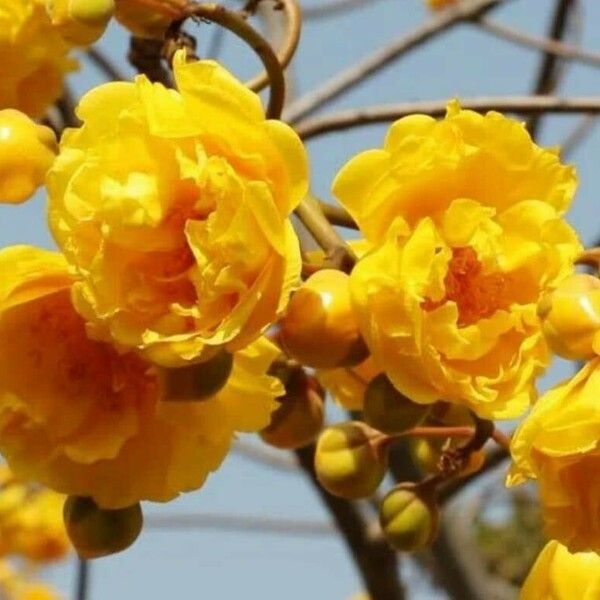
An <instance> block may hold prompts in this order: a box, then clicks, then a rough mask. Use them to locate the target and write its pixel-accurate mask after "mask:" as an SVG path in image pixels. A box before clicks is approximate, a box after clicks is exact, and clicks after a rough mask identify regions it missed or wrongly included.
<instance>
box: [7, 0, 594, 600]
mask: <svg viewBox="0 0 600 600" xmlns="http://www.w3.org/2000/svg"><path fill="white" fill-rule="evenodd" d="M316 2H317V0H307V1H306V2H305V4H306V5H310V4H315V3H316ZM580 4H581V6H582V19H581V24H580V25H581V28H582V32H581V38H580V43H581V45H582V46H584V47H586V48H589V49H596V50H599V51H600V3H599V2H596V1H593V0H581V2H580ZM553 5H554V2H551V1H550V0H513V1H510V2H507V3H506V5H505V6H504V7H502V8H501V9H499V10H497V11H495V12H494V13H493V17H494V18H495V19H500V20H502V21H503V22H506V23H509V24H512V25H514V26H518V27H519V28H521V29H524V30H527V31H530V32H532V33H538V34H542V33H543V32H544V31H545V30H546V28H547V24H548V21H549V17H550V14H551V12H552V8H553ZM424 18H426V10H425V9H424V7H423V4H422V1H421V0H378V1H375V0H366V1H365V7H364V8H361V9H360V10H354V11H352V12H350V13H348V14H346V15H344V16H341V17H336V18H329V19H326V20H323V21H320V22H314V21H311V22H308V23H307V24H306V26H305V29H304V33H303V37H302V41H301V44H300V48H299V51H298V54H297V56H296V58H295V60H294V65H295V66H294V71H295V78H296V81H297V86H298V89H299V90H301V91H306V90H308V89H310V88H311V87H312V86H314V85H316V84H318V83H320V82H322V81H324V80H325V79H327V77H329V76H331V75H333V74H334V73H335V72H336V71H337V70H339V69H341V68H344V67H347V66H350V65H352V64H353V63H355V62H356V61H357V60H358V59H359V58H360V57H362V56H363V55H364V54H366V53H368V52H369V51H372V50H374V49H376V48H378V47H380V46H381V45H382V44H384V43H386V42H388V41H391V40H393V39H395V38H397V37H398V36H400V35H402V34H403V33H404V32H407V31H409V30H410V29H411V28H413V27H415V26H416V25H418V24H419V23H421V22H422V21H423V19H424ZM209 31H210V26H207V25H203V26H202V28H201V30H200V34H201V36H206V35H208V32H209ZM100 46H101V47H102V48H103V49H104V50H105V51H106V52H107V53H109V54H110V55H111V56H113V57H115V58H117V59H119V60H120V61H121V62H122V63H123V62H124V59H123V58H119V57H123V56H124V53H125V47H126V39H125V35H124V33H123V32H122V31H121V30H120V29H119V28H117V27H111V28H110V30H109V32H108V33H107V35H106V36H105V37H104V38H103V40H102V41H101V43H100ZM222 59H223V61H224V62H225V64H227V65H228V66H229V67H230V68H231V69H232V70H233V71H234V72H235V73H236V74H238V75H240V76H241V77H244V76H248V75H251V74H252V72H253V71H254V70H255V69H256V68H257V66H258V65H257V62H256V61H255V59H254V57H253V56H252V55H251V53H249V52H248V51H246V50H245V49H244V48H243V47H242V46H241V45H240V44H238V43H237V42H235V41H232V40H231V38H229V37H228V38H227V41H226V45H225V49H224V52H223V53H222ZM538 62H539V55H538V53H537V52H535V51H531V50H526V49H522V48H517V47H513V46H511V45H510V44H508V43H506V42H503V41H499V40H497V39H495V38H493V37H491V36H489V35H487V34H485V33H482V32H480V31H478V30H476V29H475V28H474V27H472V26H470V25H462V26H460V27H457V28H455V29H454V30H453V31H450V32H448V33H445V34H443V35H442V36H440V37H439V38H437V39H436V40H434V41H433V42H431V43H429V44H427V45H426V46H424V47H422V48H420V49H419V50H418V51H416V52H414V53H411V54H410V55H408V56H407V57H405V58H403V59H402V60H401V61H399V62H397V63H395V64H394V65H392V66H390V67H388V68H386V69H385V70H384V71H382V72H381V73H379V74H377V75H376V76H375V77H372V78H371V79H369V80H368V81H366V82H364V83H363V84H361V85H360V86H358V87H357V88H356V89H354V90H353V91H352V92H351V93H349V94H346V95H345V96H343V97H341V98H339V99H337V100H336V101H335V102H334V103H332V104H331V105H330V106H329V107H328V108H327V109H326V110H333V109H341V108H351V107H359V106H368V105H371V104H377V103H382V102H394V101H405V100H438V99H439V100H441V99H447V98H450V97H454V96H457V97H459V98H460V97H464V98H466V97H470V96H475V95H509V94H524V93H528V91H529V89H530V88H531V86H532V83H533V76H534V75H533V74H534V72H535V68H536V66H537V64H538ZM83 64H84V69H83V71H82V72H81V73H80V74H78V75H76V76H75V77H74V78H73V86H74V88H75V90H76V91H77V93H78V94H81V93H82V92H84V91H85V90H87V89H89V88H90V87H91V86H93V85H96V84H97V83H99V81H100V79H99V74H98V72H97V71H95V69H94V68H93V67H90V65H89V64H87V63H85V61H84V62H83ZM123 68H124V69H125V70H127V67H126V65H123ZM561 89H562V90H563V91H564V92H565V93H569V94H571V95H586V94H587V95H596V94H598V93H600V74H599V73H597V72H595V71H594V69H593V68H592V67H588V66H577V65H572V66H570V67H569V68H568V71H567V73H566V76H565V77H564V79H563V82H562V84H561ZM575 121H576V117H550V118H547V119H546V121H545V124H544V127H543V129H542V134H541V140H540V141H541V142H542V143H543V144H546V145H553V144H557V143H560V142H561V140H562V139H563V138H564V136H565V135H566V133H568V131H569V129H570V128H571V127H572V126H573V125H574V123H575ZM384 131H385V127H384V126H373V127H370V128H361V129H359V130H356V131H353V132H348V133H338V134H334V135H330V136H328V137H324V138H321V139H318V140H315V141H312V142H310V143H309V152H310V159H311V165H312V179H313V187H314V190H315V191H316V192H317V194H318V195H320V196H321V197H323V198H329V197H330V195H329V185H330V182H331V180H332V178H333V176H334V174H335V173H336V171H337V169H338V168H339V167H340V166H341V165H342V164H343V163H344V162H345V161H346V160H347V159H348V158H349V157H350V156H351V155H353V154H354V153H355V152H358V151H360V150H361V149H364V148H367V147H373V146H376V145H379V144H380V143H381V141H382V138H383V135H384ZM599 157H600V127H598V131H597V132H595V134H592V135H591V136H590V137H589V138H588V139H587V140H586V141H585V143H584V144H583V145H581V146H580V147H579V148H578V149H577V151H576V152H575V153H574V154H573V155H572V156H571V157H569V159H570V161H572V162H574V163H575V164H576V166H577V169H578V172H579V177H580V188H579V192H578V195H577V198H576V201H575V204H574V206H573V209H572V211H571V213H570V217H569V218H570V220H571V222H572V223H573V224H574V225H575V226H576V227H577V229H578V230H579V232H580V234H581V236H582V238H583V240H584V241H585V242H586V243H588V244H589V243H591V242H592V241H593V240H594V239H595V238H596V237H597V236H598V235H599V234H600V223H598V222H597V220H596V215H597V214H598V211H597V209H596V207H597V203H598V196H599V195H600V170H599V169H598V166H597V165H598V160H599ZM13 243H34V244H38V245H43V246H51V245H52V242H51V240H50V237H49V235H48V233H47V231H46V228H45V216H44V199H43V197H41V196H40V197H38V198H36V199H35V200H34V201H32V202H30V203H28V204H26V205H25V206H21V207H6V206H1V207H0V244H2V245H8V244H13ZM568 370H569V367H568V365H564V364H561V365H557V366H555V367H554V368H553V369H552V371H551V372H550V374H549V375H548V376H547V377H546V378H544V380H543V382H542V386H543V387H546V386H547V385H548V384H549V383H550V382H551V381H556V379H557V378H559V377H562V376H564V375H565V374H566V373H568ZM145 509H146V513H147V514H148V515H153V514H160V515H171V514H177V513H190V512H200V513H222V514H231V513H235V514H244V515H251V516H267V517H286V518H297V519H317V520H322V519H326V517H327V515H326V514H325V512H324V510H323V508H322V507H321V505H320V503H319V501H318V498H317V497H316V495H315V494H314V492H313V491H312V489H311V488H310V487H309V486H308V485H307V484H306V482H305V481H304V480H303V478H302V475H301V474H299V473H298V474H295V473H290V474H286V473H279V472H276V471H272V470H269V469H267V468H265V467H262V466H258V465H255V464H253V463H252V462H250V461H249V460H248V459H246V458H244V457H241V456H239V455H235V454H233V455H231V456H230V457H229V459H228V460H227V461H226V463H225V465H224V467H223V468H222V469H221V470H220V471H219V472H218V473H216V474H215V475H213V476H212V477H211V478H210V479H209V481H208V483H207V484H206V485H205V487H204V488H203V489H202V490H200V491H198V492H196V493H193V494H188V495H186V496H185V497H182V498H181V499H179V500H177V501H176V502H173V503H170V504H168V505H146V507H145ZM73 566H74V564H73V563H72V562H71V563H69V564H67V565H64V566H61V567H58V568H55V569H52V570H50V572H49V573H48V577H49V579H50V580H52V581H53V582H54V583H55V584H56V585H57V586H58V587H59V588H60V589H61V590H63V591H64V592H65V594H66V595H71V594H72V587H73V586H72V577H73ZM92 584H93V585H92V593H91V595H90V600H107V599H110V600H138V599H140V600H141V599H143V600H163V599H164V598H168V597H172V598H176V599H177V600H180V599H181V600H185V599H186V598H188V597H189V598H210V599H211V600H233V599H234V598H240V597H243V598H246V599H248V600H280V599H281V598H285V599H286V600H306V599H307V598H311V599H318V600H321V599H323V600H344V599H346V598H349V597H350V596H351V595H352V594H353V593H356V592H358V591H359V590H360V581H359V578H358V576H357V574H356V573H355V572H354V570H353V568H352V565H351V563H350V561H349V558H348V557H347V555H346V554H345V549H344V547H343V545H342V543H341V542H340V541H339V540H338V539H336V538H335V537H329V538H327V537H324V538H302V537H296V536H286V537H277V536H274V535H267V534H261V535H258V534H247V533H224V532H215V531H211V530H208V529H198V530H192V529H187V530H177V531H168V532H167V531H163V530H161V531H159V530H152V529H150V528H147V529H146V530H145V531H144V532H143V534H142V536H141V538H140V540H139V541H138V542H137V543H136V545H135V546H134V547H133V548H132V549H130V550H128V551H127V552H125V553H123V554H120V555H118V556H116V557H113V558H107V559H103V560H100V561H97V562H95V563H94V565H93V570H92ZM414 598H421V599H425V598H437V596H434V595H432V593H431V592H429V591H426V590H425V591H424V590H422V589H421V590H420V591H419V594H417V595H415V596H414Z"/></svg>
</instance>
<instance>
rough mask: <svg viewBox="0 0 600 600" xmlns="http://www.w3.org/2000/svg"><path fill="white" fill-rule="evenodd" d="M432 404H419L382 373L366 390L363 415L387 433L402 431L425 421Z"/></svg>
mask: <svg viewBox="0 0 600 600" xmlns="http://www.w3.org/2000/svg"><path fill="white" fill-rule="evenodd" d="M429 410H430V405H426V404H417V403H415V402H412V401H411V400H409V399H408V398H407V397H406V396H405V395H404V394H401V393H400V392H399V391H398V390H397V389H396V388H395V387H394V386H393V384H392V382H391V381H390V380H389V379H388V378H387V377H386V375H385V374H384V373H381V374H380V375H378V376H377V377H375V378H374V379H372V380H371V382H370V383H369V385H368V386H367V389H366V390H365V402H364V407H363V415H364V418H365V421H366V422H367V423H368V424H369V425H371V426H372V427H374V428H375V429H378V430H379V431H383V432H385V433H402V432H403V431H407V430H408V429H412V428H413V427H416V426H417V425H419V423H421V422H423V420H424V419H425V417H426V416H427V414H428V413H429Z"/></svg>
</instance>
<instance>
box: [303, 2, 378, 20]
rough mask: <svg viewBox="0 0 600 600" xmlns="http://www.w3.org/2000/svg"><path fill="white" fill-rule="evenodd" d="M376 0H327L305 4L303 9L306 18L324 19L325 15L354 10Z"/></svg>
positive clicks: (331, 15) (369, 4)
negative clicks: (312, 4) (309, 4)
mask: <svg viewBox="0 0 600 600" xmlns="http://www.w3.org/2000/svg"><path fill="white" fill-rule="evenodd" d="M375 1H376V0H325V2H322V3H321V4H317V5H314V6H305V7H304V8H303V9H302V12H303V14H304V18H305V19H306V20H307V21H308V20H310V19H322V18H324V17H333V16H335V15H338V14H339V13H341V12H345V11H347V10H352V9H354V8H364V7H366V6H371V5H372V4H375Z"/></svg>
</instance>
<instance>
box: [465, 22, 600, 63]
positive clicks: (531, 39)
mask: <svg viewBox="0 0 600 600" xmlns="http://www.w3.org/2000/svg"><path fill="white" fill-rule="evenodd" d="M476 23H477V24H478V25H479V27H481V29H484V30H485V31H487V32H488V33H491V34H493V35H495V36H497V37H499V38H502V39H505V40H508V41H510V42H514V43H516V44H520V45H521V46H526V47H528V48H535V49H536V50H543V51H544V52H546V53H548V54H554V55H556V56H557V57H559V58H561V59H562V60H565V61H577V62H581V63H584V64H587V65H591V66H593V67H600V52H593V51H591V50H584V49H582V48H578V47H577V46H573V45H572V44H567V43H565V42H562V41H558V40H553V39H550V38H545V37H538V36H534V35H531V34H529V33H525V32H523V31H520V30H518V29H515V28H513V27H509V26H508V25H504V24H502V23H498V22H497V21H495V20H492V19H489V18H487V17H485V18H480V19H478V20H477V21H476Z"/></svg>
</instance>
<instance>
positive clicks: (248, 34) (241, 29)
mask: <svg viewBox="0 0 600 600" xmlns="http://www.w3.org/2000/svg"><path fill="white" fill-rule="evenodd" d="M290 2H291V3H292V4H293V2H292V0H290ZM188 18H194V19H201V20H206V21H210V22H212V23H217V24H218V25H220V26H221V27H225V29H228V30H229V31H231V32H232V33H234V34H235V35H236V36H237V37H239V38H240V39H241V40H243V41H244V42H245V43H246V44H247V45H248V46H250V48H252V50H254V52H255V53H256V55H257V56H258V57H259V58H260V60H261V61H262V63H263V65H264V67H265V70H266V72H267V74H268V79H269V85H270V95H269V104H268V106H267V117H268V118H271V119H278V118H279V117H280V116H281V111H282V109H283V102H284V99H285V80H284V76H283V69H282V67H281V64H280V63H279V59H278V57H277V55H276V54H275V51H274V50H273V48H272V47H271V45H270V44H269V43H268V42H267V40H265V38H263V36H262V35H260V33H258V32H257V31H256V29H254V28H253V27H252V26H250V25H248V23H246V21H245V20H244V18H243V17H242V16H241V15H240V14H238V13H236V12H233V11H230V10H227V9H226V8H224V7H223V6H220V5H219V4H214V3H212V2H206V3H202V4H196V3H193V2H190V3H189V4H188V5H187V6H186V7H185V8H184V9H183V10H182V15H181V19H180V20H179V21H176V22H174V23H173V24H172V25H171V28H170V32H169V33H168V35H172V34H173V33H176V32H178V31H179V30H180V28H181V25H182V24H183V22H184V21H185V20H187V19H188Z"/></svg>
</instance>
